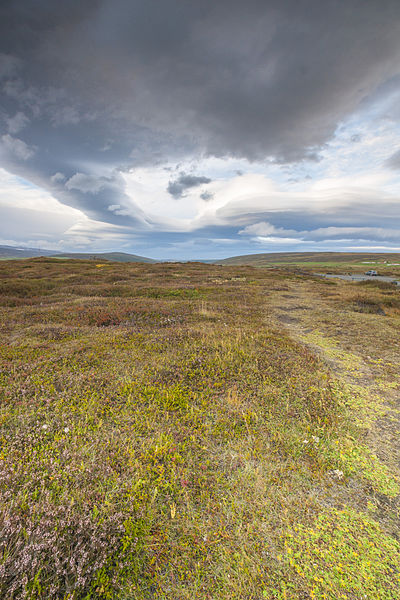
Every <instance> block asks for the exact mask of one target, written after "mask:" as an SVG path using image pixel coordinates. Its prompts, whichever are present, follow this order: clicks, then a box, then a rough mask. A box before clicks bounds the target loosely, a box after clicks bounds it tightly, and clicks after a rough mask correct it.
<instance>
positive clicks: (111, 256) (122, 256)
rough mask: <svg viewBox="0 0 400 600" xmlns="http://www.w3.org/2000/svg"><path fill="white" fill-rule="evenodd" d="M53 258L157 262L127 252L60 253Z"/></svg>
mask: <svg viewBox="0 0 400 600" xmlns="http://www.w3.org/2000/svg"><path fill="white" fill-rule="evenodd" d="M53 256H54V258H77V259H81V260H82V259H83V260H112V261H115V262H143V263H156V262H159V261H157V260H154V259H153V258H147V256H139V255H137V254H128V253H127V252H60V253H57V254H54V255H53Z"/></svg>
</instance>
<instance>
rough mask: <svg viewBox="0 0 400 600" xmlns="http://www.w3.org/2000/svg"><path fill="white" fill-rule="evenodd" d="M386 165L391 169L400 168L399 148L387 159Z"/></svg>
mask: <svg viewBox="0 0 400 600" xmlns="http://www.w3.org/2000/svg"><path fill="white" fill-rule="evenodd" d="M385 166H386V167H389V169H400V150H397V152H395V153H394V154H392V156H390V158H388V159H387V160H386V161H385Z"/></svg>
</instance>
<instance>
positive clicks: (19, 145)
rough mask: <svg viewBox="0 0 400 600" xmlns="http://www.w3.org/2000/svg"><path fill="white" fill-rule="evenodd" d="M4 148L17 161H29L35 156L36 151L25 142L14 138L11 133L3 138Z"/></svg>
mask: <svg viewBox="0 0 400 600" xmlns="http://www.w3.org/2000/svg"><path fill="white" fill-rule="evenodd" d="M1 142H2V145H3V148H4V149H5V150H6V151H8V152H10V153H11V154H12V155H14V156H15V157H16V158H17V159H20V160H28V159H29V158H31V157H32V156H33V155H34V154H35V149H34V148H32V147H29V146H28V144H26V143H25V142H24V141H23V140H20V139H19V138H16V137H13V136H12V135H10V134H9V133H7V134H6V135H3V136H1Z"/></svg>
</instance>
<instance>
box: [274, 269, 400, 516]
mask: <svg viewBox="0 0 400 600" xmlns="http://www.w3.org/2000/svg"><path fill="white" fill-rule="evenodd" d="M348 285H349V284H346V283H343V284H342V282H338V284H337V285H336V286H335V287H333V289H332V290H331V288H330V287H328V286H326V285H323V284H322V285H321V284H320V283H319V282H316V281H315V280H314V281H313V280H306V281H287V282H285V284H284V285H282V287H280V288H279V287H277V288H276V289H274V290H272V291H271V295H270V297H269V299H268V300H269V308H270V314H269V318H270V319H271V320H273V321H275V322H276V324H277V326H280V327H282V326H283V327H284V328H285V329H286V331H288V332H289V333H290V336H291V337H292V338H293V339H295V340H296V341H297V342H299V343H301V344H302V345H304V346H306V347H307V348H308V349H311V350H312V351H313V352H314V353H316V354H317V355H318V356H319V357H320V358H321V359H322V360H323V361H324V362H325V363H326V364H327V365H328V366H329V368H330V370H331V371H332V373H333V374H334V376H335V377H336V378H337V379H338V380H339V381H341V382H344V383H345V384H346V385H347V386H349V389H350V390H354V393H355V394H361V395H362V396H363V398H364V401H365V402H366V404H367V405H368V406H370V407H371V410H372V413H371V414H373V413H374V414H373V416H372V417H371V418H370V419H368V422H365V423H363V426H364V428H365V443H366V444H367V445H368V446H369V447H370V448H371V450H372V451H373V452H374V454H376V455H377V456H378V457H379V459H380V460H381V461H383V462H384V463H385V464H386V465H387V466H388V467H389V469H390V471H391V472H392V473H393V474H394V475H396V476H397V477H399V478H400V351H399V343H398V340H399V339H400V337H399V328H400V323H399V319H398V318H397V319H396V318H391V317H387V316H383V317H382V316H381V315H371V314H362V313H355V312H354V311H351V310H349V309H348V308H346V307H344V308H343V309H342V308H341V300H340V299H341V297H342V295H343V294H346V293H347V289H348V287H347V289H346V288H344V287H342V286H348ZM381 501H382V507H381V510H383V511H390V512H391V513H392V517H393V514H394V512H395V513H397V517H396V521H399V520H400V515H399V512H400V504H399V498H397V499H395V500H394V501H393V502H390V503H389V504H390V505H388V503H387V501H386V500H384V499H381Z"/></svg>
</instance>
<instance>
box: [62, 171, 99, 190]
mask: <svg viewBox="0 0 400 600" xmlns="http://www.w3.org/2000/svg"><path fill="white" fill-rule="evenodd" d="M106 183H107V180H106V179H105V178H98V177H92V176H90V175H85V174H84V173H75V175H73V176H72V177H71V178H70V179H68V181H67V182H66V183H65V187H66V188H67V189H68V190H79V191H80V192H83V193H84V194H86V193H88V192H89V193H91V194H97V192H99V191H100V190H101V189H102V188H104V186H105V185H106Z"/></svg>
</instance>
